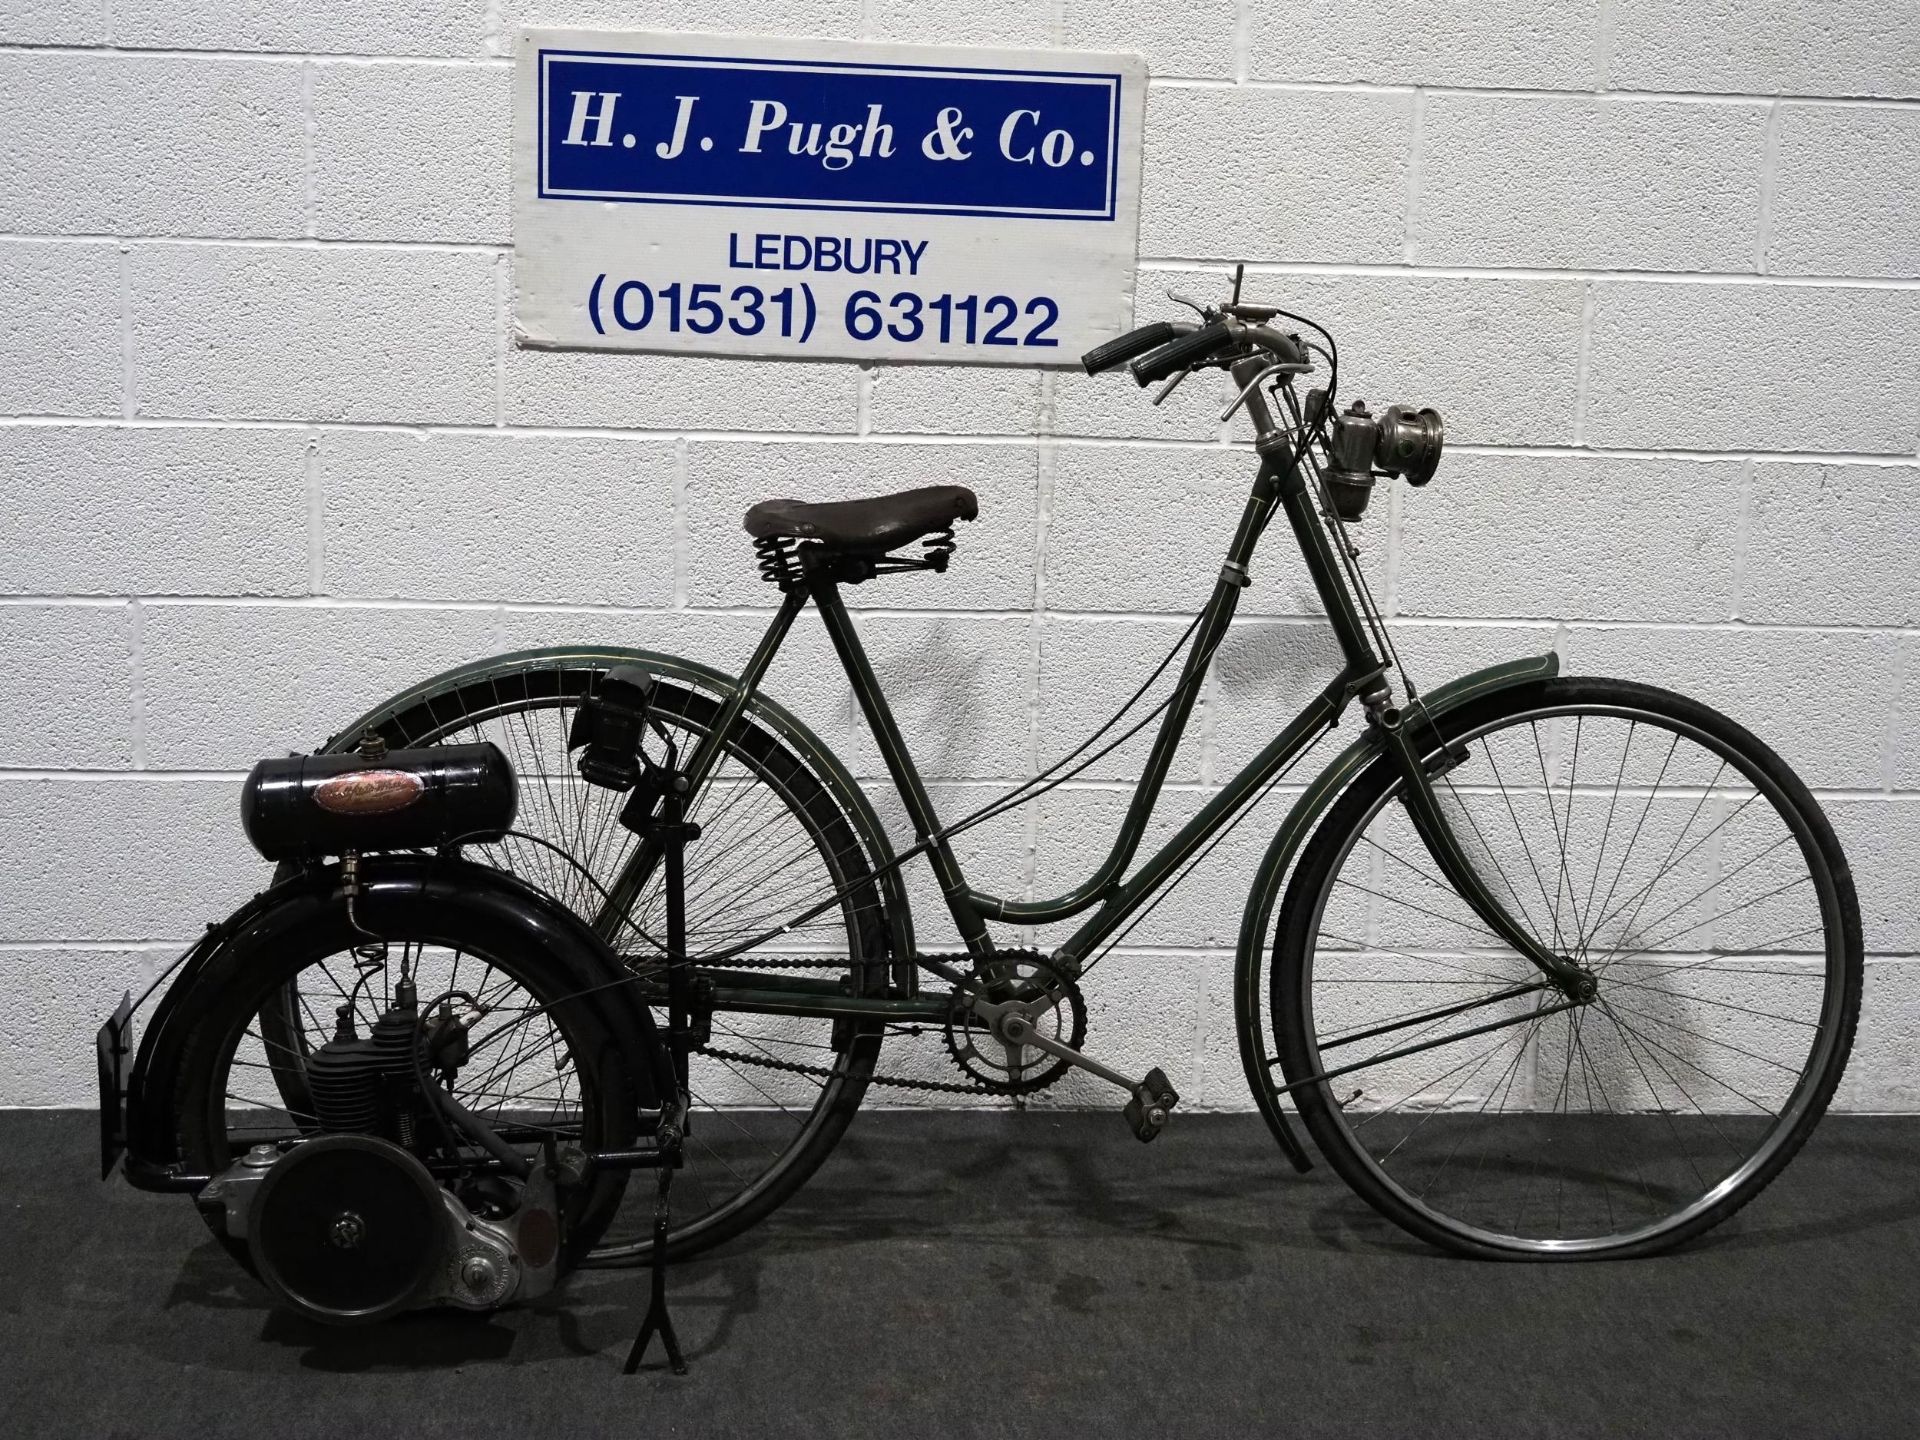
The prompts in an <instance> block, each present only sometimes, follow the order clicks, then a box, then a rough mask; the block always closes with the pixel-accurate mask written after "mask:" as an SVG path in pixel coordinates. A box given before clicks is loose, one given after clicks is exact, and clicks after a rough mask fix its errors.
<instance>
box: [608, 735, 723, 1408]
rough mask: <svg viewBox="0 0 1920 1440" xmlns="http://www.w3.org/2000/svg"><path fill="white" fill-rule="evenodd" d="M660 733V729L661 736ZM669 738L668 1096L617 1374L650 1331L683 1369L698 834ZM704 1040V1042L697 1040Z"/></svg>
mask: <svg viewBox="0 0 1920 1440" xmlns="http://www.w3.org/2000/svg"><path fill="white" fill-rule="evenodd" d="M665 734H666V732H665V731H664V730H663V731H661V735H662V737H663V738H664V737H665ZM672 743H673V742H672V741H671V740H668V741H667V745H668V747H669V748H668V760H667V766H666V769H667V776H668V778H667V781H666V783H665V785H663V787H662V790H663V794H662V795H661V798H660V818H659V819H658V820H657V821H655V822H653V824H652V825H650V826H649V827H648V831H649V833H650V834H651V835H652V837H653V838H654V839H655V840H657V841H658V842H659V844H660V849H661V858H662V859H663V860H664V861H665V862H666V864H665V867H664V868H665V870H666V877H665V878H666V882H667V884H666V890H667V1047H668V1053H669V1056H670V1058H671V1063H672V1068H673V1080H674V1092H675V1093H674V1095H673V1098H672V1099H671V1100H670V1101H669V1102H668V1103H667V1104H666V1105H665V1106H664V1107H663V1108H662V1111H661V1116H660V1128H659V1131H658V1132H657V1134H656V1136H655V1141H656V1144H657V1145H658V1146H659V1150H660V1154H659V1157H658V1158H659V1160H660V1191H659V1195H658V1197H657V1198H656V1199H655V1200H654V1204H653V1291H652V1296H651V1298H650V1299H649V1300H648V1302H647V1314H646V1318H645V1319H643V1320H642V1321H641V1322H640V1333H639V1334H638V1335H636V1336H635V1337H634V1340H633V1349H631V1350H629V1351H628V1352H627V1363H626V1364H625V1365H623V1366H622V1367H621V1373H622V1374H625V1375H631V1374H633V1372H634V1371H636V1370H638V1369H639V1368H640V1361H641V1359H642V1358H643V1357H644V1356H645V1355H646V1353H647V1346H648V1345H649V1344H650V1343H652V1340H653V1335H654V1332H655V1331H656V1330H657V1331H659V1332H660V1341H661V1343H662V1344H663V1345H664V1346H665V1347H666V1351H667V1363H668V1364H669V1365H671V1366H672V1367H673V1373H674V1374H676V1375H684V1374H686V1373H687V1362H686V1357H684V1356H683V1355H681V1353H680V1338H679V1337H678V1336H677V1335H675V1334H674V1333H673V1319H672V1317H671V1316H669V1315H668V1314H667V1218H668V1209H667V1192H668V1190H670V1189H671V1188H672V1186H673V1172H674V1169H675V1168H676V1167H677V1166H678V1165H679V1164H680V1155H681V1146H682V1144H683V1143H684V1141H685V1138H686V1133H687V1128H688V1125H687V1112H688V1110H689V1108H690V1097H689V1095H688V1091H687V1051H688V1049H689V1048H690V1047H691V1045H692V1044H693V1036H692V1028H691V1024H690V1016H689V1013H688V1012H689V1008H690V1006H689V1001H690V998H691V997H690V996H689V993H688V991H689V989H690V986H689V984H688V977H687V899H686V884H687V878H686V876H687V872H686V845H687V842H688V841H689V840H692V839H694V838H695V837H697V836H698V835H699V833H700V827H699V826H697V825H691V824H688V823H687V811H686V804H687V801H686V794H687V781H686V778H685V777H684V776H681V775H676V774H673V773H672V770H673V752H672V748H671V747H672ZM702 1043H704V1042H702Z"/></svg>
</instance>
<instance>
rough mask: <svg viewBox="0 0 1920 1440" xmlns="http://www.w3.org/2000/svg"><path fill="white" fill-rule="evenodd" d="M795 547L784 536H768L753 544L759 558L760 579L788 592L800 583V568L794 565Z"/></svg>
mask: <svg viewBox="0 0 1920 1440" xmlns="http://www.w3.org/2000/svg"><path fill="white" fill-rule="evenodd" d="M796 548H797V547H796V546H795V545H794V543H793V541H792V540H790V539H788V538H787V537H786V536H784V535H768V536H764V537H762V538H761V539H758V540H756V541H754V542H753V550H754V554H756V555H758V556H759V557H760V578H761V579H762V580H764V581H766V582H767V583H768V584H769V585H778V586H779V587H780V588H781V589H782V590H790V589H792V588H793V587H794V586H795V585H797V584H798V583H799V582H800V567H799V566H798V565H797V564H795V563H794V551H795V549H796Z"/></svg>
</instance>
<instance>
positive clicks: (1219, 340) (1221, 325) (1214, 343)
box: [1127, 320, 1233, 385]
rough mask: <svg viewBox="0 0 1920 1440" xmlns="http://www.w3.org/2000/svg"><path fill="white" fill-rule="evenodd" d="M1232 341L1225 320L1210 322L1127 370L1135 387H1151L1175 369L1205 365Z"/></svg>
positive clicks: (1230, 332) (1141, 359)
mask: <svg viewBox="0 0 1920 1440" xmlns="http://www.w3.org/2000/svg"><path fill="white" fill-rule="evenodd" d="M1232 338H1233V332H1232V331H1231V330H1230V329H1229V328H1228V326H1227V322H1226V321H1225V320H1214V321H1210V322H1209V323H1207V324H1205V325H1202V326H1201V327H1200V328H1199V329H1198V330H1195V331H1194V332H1193V333H1192V334H1191V335H1182V336H1181V337H1180V338H1179V339H1178V340H1173V341H1170V342H1168V343H1167V344H1165V345H1162V346H1161V347H1160V348H1159V349H1158V350H1155V351H1154V352H1153V353H1152V354H1150V355H1144V356H1142V357H1141V358H1140V359H1138V360H1136V361H1134V362H1133V364H1131V365H1129V366H1128V367H1127V368H1128V370H1129V371H1131V372H1132V375H1133V383H1134V384H1136V385H1151V384H1153V383H1154V382H1155V381H1156V380H1164V379H1166V378H1167V377H1168V376H1169V375H1171V374H1173V372H1174V371H1176V370H1186V369H1189V368H1190V367H1192V366H1195V365H1202V364H1205V363H1206V362H1207V361H1208V360H1210V359H1212V358H1213V356H1214V355H1216V354H1218V353H1219V352H1220V351H1221V350H1222V349H1224V348H1226V346H1227V343H1228V342H1229V341H1230V340H1231V339H1232Z"/></svg>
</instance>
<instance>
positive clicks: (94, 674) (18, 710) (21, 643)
mask: <svg viewBox="0 0 1920 1440" xmlns="http://www.w3.org/2000/svg"><path fill="white" fill-rule="evenodd" d="M0 674H4V675H5V676H7V677H8V681H9V683H8V687H7V688H8V692H9V694H10V695H11V697H12V698H11V699H10V701H9V702H8V704H7V705H6V706H5V707H4V708H0V766H6V767H18V768H21V769H47V770H59V769H101V770H124V769H126V768H128V767H129V766H131V765H132V764H133V614H132V610H131V607H129V606H125V605H0Z"/></svg>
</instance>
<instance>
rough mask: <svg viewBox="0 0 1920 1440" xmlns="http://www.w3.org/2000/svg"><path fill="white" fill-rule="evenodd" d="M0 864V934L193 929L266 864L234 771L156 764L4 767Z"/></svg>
mask: <svg viewBox="0 0 1920 1440" xmlns="http://www.w3.org/2000/svg"><path fill="white" fill-rule="evenodd" d="M133 857H137V860H138V863H131V864H129V863H113V862H114V861H115V860H116V858H119V859H126V858H133ZM0 864H3V865H4V866H5V867H6V873H7V876H8V882H7V885H8V891H7V907H6V910H5V911H4V912H3V913H0V943H21V942H42V941H82V942H111V941H128V940H156V939H168V938H171V937H173V936H178V935H195V934H198V933H199V932H200V931H201V930H202V929H203V928H205V926H207V925H208V924H209V923H211V922H213V921H216V920H220V919H223V918H224V917H225V916H227V915H228V914H230V913H232V911H233V910H234V909H235V908H236V907H238V906H239V904H240V903H241V902H242V901H244V900H246V899H247V898H248V897H249V896H251V895H252V894H254V892H256V891H257V890H259V889H260V888H261V887H262V886H263V885H264V884H266V882H267V880H268V877H269V876H270V874H271V873H272V872H271V867H269V866H268V865H267V863H266V861H264V860H262V859H261V858H260V857H259V856H258V855H256V854H254V852H253V849H252V847H250V846H249V845H248V844H247V841H246V837H245V836H244V835H243V834H242V833H241V831H240V782H239V780H237V779H234V780H175V779H170V778H166V777H161V776H156V777H155V778H153V779H151V780H141V781H138V782H134V783H131V784H130V783H128V782H126V781H123V780H82V779H62V780H18V779H0ZM113 998H114V997H111V996H110V997H109V998H107V999H106V1001H105V1003H104V1004H103V1005H102V1006H101V1007H100V1011H99V1012H96V1013H95V1018H94V1021H93V1023H94V1025H95V1026H98V1024H99V1023H100V1018H102V1016H103V1015H104V1012H105V1011H106V1010H107V1009H109V1008H111V1006H112V1003H113Z"/></svg>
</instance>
